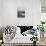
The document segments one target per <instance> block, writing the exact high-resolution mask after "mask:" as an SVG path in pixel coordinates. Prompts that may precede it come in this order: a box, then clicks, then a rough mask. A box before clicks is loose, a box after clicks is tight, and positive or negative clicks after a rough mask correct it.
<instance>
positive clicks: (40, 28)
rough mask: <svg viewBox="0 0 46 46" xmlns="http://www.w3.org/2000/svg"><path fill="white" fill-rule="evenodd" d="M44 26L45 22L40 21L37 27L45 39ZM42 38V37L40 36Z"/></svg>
mask: <svg viewBox="0 0 46 46" xmlns="http://www.w3.org/2000/svg"><path fill="white" fill-rule="evenodd" d="M44 24H45V22H44V21H40V24H39V25H37V29H38V30H40V32H41V34H42V37H44V27H45V26H44ZM40 36H41V35H40Z"/></svg>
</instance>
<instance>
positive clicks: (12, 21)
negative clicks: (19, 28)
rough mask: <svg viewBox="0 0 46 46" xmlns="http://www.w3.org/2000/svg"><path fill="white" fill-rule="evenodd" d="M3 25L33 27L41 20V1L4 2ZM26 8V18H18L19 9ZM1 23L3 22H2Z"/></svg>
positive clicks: (18, 0)
mask: <svg viewBox="0 0 46 46" xmlns="http://www.w3.org/2000/svg"><path fill="white" fill-rule="evenodd" d="M2 4H3V5H2V10H1V11H2V14H1V11H0V16H1V15H2V18H1V19H2V23H1V24H2V25H3V26H5V25H28V26H29V25H33V26H36V25H37V24H38V22H39V20H40V0H2ZM18 7H24V8H25V18H18V17H17V8H18ZM0 21H1V20H0Z"/></svg>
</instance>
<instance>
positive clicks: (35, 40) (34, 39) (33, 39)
mask: <svg viewBox="0 0 46 46" xmlns="http://www.w3.org/2000/svg"><path fill="white" fill-rule="evenodd" d="M31 41H33V46H36V43H37V41H38V38H37V36H33V37H32V39H31Z"/></svg>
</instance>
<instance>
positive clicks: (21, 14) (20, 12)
mask: <svg viewBox="0 0 46 46" xmlns="http://www.w3.org/2000/svg"><path fill="white" fill-rule="evenodd" d="M17 16H18V17H19V18H24V17H25V9H24V8H23V7H20V8H18V9H17Z"/></svg>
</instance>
